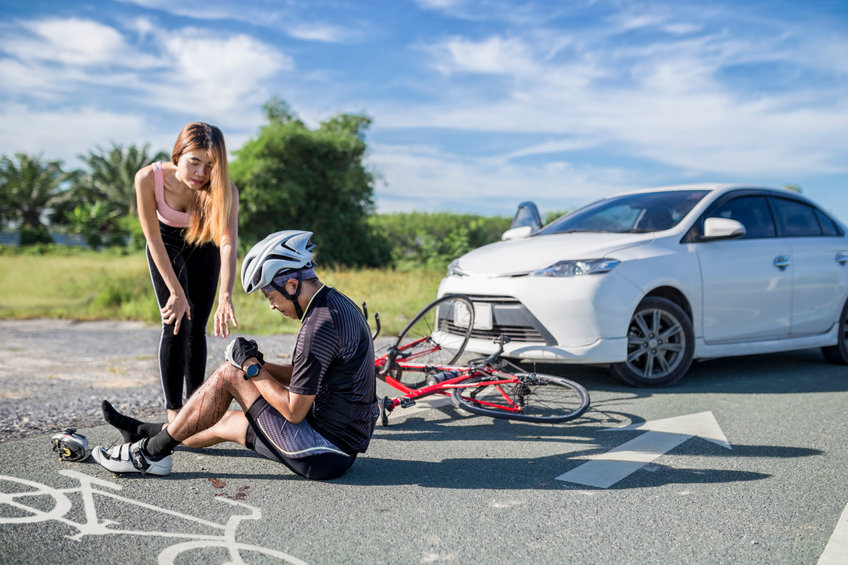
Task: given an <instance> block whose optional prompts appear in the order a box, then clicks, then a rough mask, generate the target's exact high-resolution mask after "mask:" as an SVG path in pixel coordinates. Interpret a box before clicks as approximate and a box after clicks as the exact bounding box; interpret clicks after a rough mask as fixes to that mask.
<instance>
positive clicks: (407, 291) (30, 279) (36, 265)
mask: <svg viewBox="0 0 848 565" xmlns="http://www.w3.org/2000/svg"><path fill="white" fill-rule="evenodd" d="M239 268H240V265H239ZM318 276H319V277H320V278H321V280H322V281H323V282H324V283H326V284H327V285H329V286H333V287H335V288H337V289H338V290H340V291H341V292H343V293H345V294H346V295H348V296H349V297H350V298H351V299H353V301H354V302H356V303H357V304H358V305H360V306H361V305H362V303H363V302H366V303H367V306H368V314H369V322H370V323H371V326H372V328H373V327H374V313H375V312H377V313H379V314H380V320H381V323H382V328H383V329H382V332H381V335H383V336H386V335H393V334H397V333H398V332H399V331H400V330H401V329H402V328H403V326H404V325H405V324H406V322H407V321H409V319H410V318H411V317H412V316H413V315H414V314H415V313H416V312H417V311H418V310H419V309H421V308H422V307H424V306H425V305H426V304H427V303H428V302H430V301H431V300H433V299H434V298H435V297H436V290H437V288H438V284H439V280H441V278H442V276H443V272H442V271H441V270H434V269H424V268H421V269H414V270H410V271H397V270H393V269H332V268H328V269H320V268H319V269H318ZM233 295H234V298H233V305H234V307H235V311H236V318H237V320H238V324H239V326H238V328H237V329H235V330H233V329H232V328H231V332H232V333H248V334H270V333H297V331H298V329H299V324H298V323H297V322H295V321H293V320H289V319H287V318H284V317H283V316H282V315H280V314H279V313H277V312H273V311H271V310H269V308H268V302H267V301H266V300H265V299H264V297H263V296H261V294H259V293H254V294H253V295H250V296H248V295H246V294H245V293H244V291H242V290H241V285H240V283H239V282H238V281H237V282H236V285H235V288H234V289H233ZM216 304H217V303H216ZM0 318H4V319H29V318H58V319H76V320H137V321H142V322H146V323H151V324H158V323H159V314H158V306H157V305H156V300H155V298H154V296H153V288H152V286H151V284H150V275H149V273H148V271H147V261H146V259H145V256H144V254H143V253H135V254H131V255H110V254H104V253H96V252H92V251H87V252H83V251H81V252H79V253H74V254H72V255H54V254H46V255H18V254H4V255H0ZM208 331H209V333H210V335H211V333H212V331H213V327H212V323H211V317H210V324H209V327H208Z"/></svg>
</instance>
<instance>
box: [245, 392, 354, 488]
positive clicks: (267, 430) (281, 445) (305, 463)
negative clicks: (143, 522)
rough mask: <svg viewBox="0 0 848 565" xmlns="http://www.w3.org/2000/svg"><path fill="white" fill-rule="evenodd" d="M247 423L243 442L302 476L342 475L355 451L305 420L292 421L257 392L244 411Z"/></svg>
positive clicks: (350, 463) (318, 478) (323, 478)
mask: <svg viewBox="0 0 848 565" xmlns="http://www.w3.org/2000/svg"><path fill="white" fill-rule="evenodd" d="M245 415H246V416H247V421H248V427H247V433H246V435H245V445H246V446H247V448H248V449H252V450H253V451H255V452H256V453H258V454H260V455H262V456H263V457H267V458H268V459H271V460H273V461H278V462H280V463H282V464H283V465H285V466H286V467H288V468H289V469H291V470H292V471H294V472H295V473H297V474H298V475H301V476H302V477H306V478H308V479H316V480H327V479H335V478H337V477H340V476H342V475H343V474H344V473H345V472H346V471H347V470H348V469H349V468H350V466H351V465H353V462H354V461H355V460H356V454H355V453H354V454H352V455H351V454H348V453H345V452H344V451H343V450H342V449H340V448H338V447H337V446H336V445H334V444H333V443H332V442H331V441H330V440H328V439H326V438H325V437H324V436H322V435H321V434H319V433H318V432H317V431H315V430H314V429H313V428H312V426H310V425H309V422H307V421H306V420H303V421H301V422H300V423H299V424H293V423H291V422H289V421H288V420H286V419H285V417H284V416H283V415H282V414H280V413H279V412H277V410H276V409H275V408H274V407H273V406H271V405H270V404H268V401H266V400H265V399H264V398H262V397H261V396H260V397H259V398H258V399H256V402H254V403H253V405H252V406H251V407H250V409H249V410H248V411H247V412H246V413H245Z"/></svg>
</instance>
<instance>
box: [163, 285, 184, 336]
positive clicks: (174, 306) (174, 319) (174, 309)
mask: <svg viewBox="0 0 848 565" xmlns="http://www.w3.org/2000/svg"><path fill="white" fill-rule="evenodd" d="M161 312H162V321H163V322H164V323H166V324H174V335H177V334H178V333H180V324H181V323H182V321H183V316H186V317H187V318H188V319H189V320H191V311H190V310H189V309H188V301H187V300H186V297H185V296H184V295H182V294H171V296H170V298H168V302H166V303H165V307H164V308H162V310H161Z"/></svg>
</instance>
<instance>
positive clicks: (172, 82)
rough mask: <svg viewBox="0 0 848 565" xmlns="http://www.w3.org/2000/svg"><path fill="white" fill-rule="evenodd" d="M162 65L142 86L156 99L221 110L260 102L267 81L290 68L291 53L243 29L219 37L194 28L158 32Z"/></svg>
mask: <svg viewBox="0 0 848 565" xmlns="http://www.w3.org/2000/svg"><path fill="white" fill-rule="evenodd" d="M161 44H162V45H163V47H164V50H165V53H164V54H163V61H164V62H165V63H166V70H164V71H163V72H162V73H161V74H160V75H159V77H160V80H157V81H152V82H150V83H148V84H147V85H145V86H144V87H142V88H143V90H144V91H146V93H147V95H150V96H155V97H156V99H157V100H158V105H160V106H161V107H164V108H169V109H172V110H178V111H183V112H198V113H201V112H205V113H211V114H213V115H222V114H224V113H226V112H230V111H232V112H240V111H244V110H245V109H246V107H248V106H257V105H261V103H262V102H264V101H265V100H266V99H267V98H268V97H269V96H268V88H267V86H266V81H268V79H269V78H270V77H272V76H274V75H275V74H277V73H278V72H280V71H287V70H291V69H293V68H294V61H293V60H292V59H291V57H289V56H287V55H285V54H284V53H281V52H279V51H277V50H276V49H274V48H272V47H270V46H268V45H266V44H264V43H262V42H259V41H257V40H255V39H253V38H251V37H249V36H246V35H237V36H232V37H229V38H224V39H222V38H220V37H217V36H213V35H208V34H204V33H201V32H197V31H195V30H183V31H181V32H178V33H174V32H172V33H169V34H168V35H167V36H163V37H162V38H161Z"/></svg>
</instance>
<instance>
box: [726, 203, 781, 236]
mask: <svg viewBox="0 0 848 565" xmlns="http://www.w3.org/2000/svg"><path fill="white" fill-rule="evenodd" d="M710 217H713V218H716V217H718V218H728V219H731V220H736V221H737V222H739V223H741V224H742V225H743V226H745V236H744V237H743V239H756V238H762V237H774V236H775V234H776V231H775V227H774V220H773V219H772V215H771V211H770V210H769V205H768V200H767V199H766V197H765V196H740V197H738V198H734V199H733V200H730V201H728V202H725V203H724V204H722V205H721V206H719V207H718V208H717V209H716V210H715V211H714V212H712V213H711V214H710Z"/></svg>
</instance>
